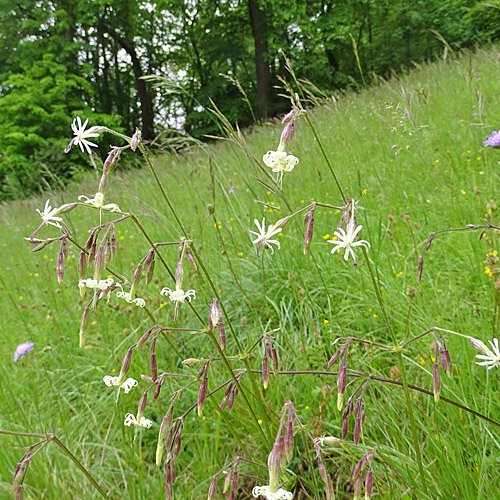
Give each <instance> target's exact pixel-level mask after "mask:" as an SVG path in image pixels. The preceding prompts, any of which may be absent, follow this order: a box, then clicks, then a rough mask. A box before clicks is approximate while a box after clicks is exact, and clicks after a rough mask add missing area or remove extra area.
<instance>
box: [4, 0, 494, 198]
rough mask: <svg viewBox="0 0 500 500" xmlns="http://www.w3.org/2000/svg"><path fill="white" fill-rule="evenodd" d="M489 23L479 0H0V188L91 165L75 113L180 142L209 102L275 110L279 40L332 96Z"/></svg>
mask: <svg viewBox="0 0 500 500" xmlns="http://www.w3.org/2000/svg"><path fill="white" fill-rule="evenodd" d="M499 26H500V15H499V11H498V10H496V9H492V8H490V7H487V6H485V5H484V4H483V3H482V2H480V1H477V0H411V1H408V0H377V1H374V0H348V1H342V2H331V1H321V0H313V1H310V0H308V1H305V0H300V1H296V2H287V1H283V0H225V1H223V0H220V1H213V0H197V1H185V0H159V1H156V2H145V1H141V0H98V1H93V2H90V3H89V2H86V1H82V0H78V1H74V0H19V1H17V2H11V1H10V0H1V1H0V40H1V43H2V47H3V49H2V51H1V54H0V81H1V82H2V83H1V84H0V97H1V98H0V114H1V116H2V120H1V123H0V155H1V156H0V199H12V198H19V197H23V196H26V195H28V194H30V193H31V192H33V191H39V190H41V189H45V188H46V187H47V185H48V184H49V185H54V184H57V183H58V182H65V181H66V180H67V179H68V178H71V177H74V176H75V175H77V177H76V179H78V175H79V174H78V172H80V171H81V170H82V169H85V168H87V169H88V168H89V165H88V161H87V160H86V158H85V157H84V156H82V157H80V158H78V157H75V156H74V155H73V156H72V157H71V158H70V159H69V161H68V159H67V158H65V157H64V155H63V153H62V146H63V144H65V143H67V141H68V133H67V131H68V130H69V124H70V123H71V121H72V118H74V117H75V116H76V115H85V116H88V117H89V118H90V120H91V121H95V122H97V121H98V122H100V123H104V124H107V125H114V126H115V127H121V128H122V130H124V131H128V132H131V133H132V131H133V130H134V129H135V127H136V126H139V127H140V128H141V130H142V133H143V137H144V138H145V139H147V140H152V139H154V138H155V137H156V140H155V142H154V144H155V145H156V146H157V147H158V148H160V149H170V150H171V149H178V148H181V147H185V146H186V138H185V137H184V138H182V137H183V134H186V133H187V134H190V135H191V136H192V137H195V138H197V139H202V140H205V139H206V134H209V135H210V134H214V133H218V132H219V128H218V124H217V121H216V120H214V118H213V116H212V115H211V113H210V112H209V111H208V109H207V108H211V107H213V105H212V102H213V103H215V104H216V105H217V106H218V108H219V109H220V110H221V111H222V112H223V113H224V114H225V115H226V116H227V117H228V118H229V119H230V121H231V122H232V123H238V124H239V125H240V127H245V126H247V125H250V124H252V123H255V122H256V121H258V120H260V119H264V118H267V117H272V116H275V115H276V114H278V113H282V112H283V111H285V109H286V106H287V103H286V101H285V100H283V99H279V98H278V96H277V94H278V90H277V89H276V87H275V86H276V85H277V84H278V78H279V77H283V76H285V73H286V70H285V67H284V62H283V61H284V59H283V57H281V56H280V54H279V51H284V52H285V53H286V54H287V55H288V56H289V57H290V58H291V60H293V62H294V68H295V71H296V74H297V77H298V78H299V79H302V80H307V81H309V82H312V83H311V84H310V85H309V87H310V89H311V91H312V92H314V93H317V94H323V95H325V96H328V95H330V94H331V93H332V92H334V91H336V90H337V89H339V88H344V87H347V86H354V87H357V86H359V85H361V84H362V83H363V79H364V80H365V81H366V82H370V81H375V80H376V79H377V78H378V76H377V75H379V76H382V77H384V78H387V76H388V75H389V74H390V73H391V72H392V71H400V70H401V69H402V68H407V67H410V66H411V65H412V64H413V62H419V61H422V60H424V59H427V58H429V57H431V56H432V55H433V54H435V53H436V52H438V53H441V52H442V51H443V49H444V48H445V46H444V45H443V40H445V41H446V50H448V51H449V50H456V49H458V48H471V47H473V46H475V45H476V44H483V43H485V42H488V41H491V40H496V39H498V35H499V32H500V28H499ZM353 42H354V43H355V45H356V47H357V49H356V50H357V52H358V54H359V60H360V66H359V67H358V64H357V62H356V58H355V56H354V51H353ZM360 70H361V72H360ZM146 75H154V78H153V79H144V77H145V76H146ZM157 134H161V135H160V136H159V137H158V136H157ZM173 138H177V139H176V140H173ZM188 143H189V142H188ZM106 153H107V151H105V150H102V151H101V156H103V157H104V155H105V154H106ZM49 171H50V173H49ZM54 176H57V179H58V180H57V179H56V178H55V177H54Z"/></svg>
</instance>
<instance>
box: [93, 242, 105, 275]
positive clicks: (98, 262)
mask: <svg viewBox="0 0 500 500" xmlns="http://www.w3.org/2000/svg"><path fill="white" fill-rule="evenodd" d="M103 270H104V246H103V245H102V244H101V245H99V248H98V250H97V253H96V254H95V259H94V276H93V277H94V279H95V280H97V281H99V280H100V279H101V276H102V272H103Z"/></svg>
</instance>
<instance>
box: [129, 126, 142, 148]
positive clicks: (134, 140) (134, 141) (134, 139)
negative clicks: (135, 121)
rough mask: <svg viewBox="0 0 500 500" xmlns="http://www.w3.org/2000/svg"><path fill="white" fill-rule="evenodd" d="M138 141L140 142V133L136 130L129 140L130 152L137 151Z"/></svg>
mask: <svg viewBox="0 0 500 500" xmlns="http://www.w3.org/2000/svg"><path fill="white" fill-rule="evenodd" d="M140 140H141V131H140V130H139V129H138V128H136V129H135V133H134V135H133V136H132V138H131V139H130V149H131V150H132V151H135V150H136V149H137V145H138V144H139V142H140Z"/></svg>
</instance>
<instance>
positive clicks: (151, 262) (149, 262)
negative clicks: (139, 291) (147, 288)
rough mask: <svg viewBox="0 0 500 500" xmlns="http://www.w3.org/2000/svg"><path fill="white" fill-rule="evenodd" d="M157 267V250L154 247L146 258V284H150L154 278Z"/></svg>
mask: <svg viewBox="0 0 500 500" xmlns="http://www.w3.org/2000/svg"><path fill="white" fill-rule="evenodd" d="M154 268H155V251H154V249H153V248H152V249H151V250H150V251H149V253H148V255H147V256H146V259H145V260H144V269H145V270H146V284H147V285H149V283H151V280H152V279H153V272H154Z"/></svg>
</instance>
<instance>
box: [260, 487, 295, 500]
mask: <svg viewBox="0 0 500 500" xmlns="http://www.w3.org/2000/svg"><path fill="white" fill-rule="evenodd" d="M269 488H270V486H256V487H255V488H254V489H253V490H252V495H253V497H254V498H258V497H259V496H260V497H264V498H267V500H292V498H293V493H290V492H289V491H286V490H284V489H283V488H279V489H278V491H276V492H272V491H269Z"/></svg>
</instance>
